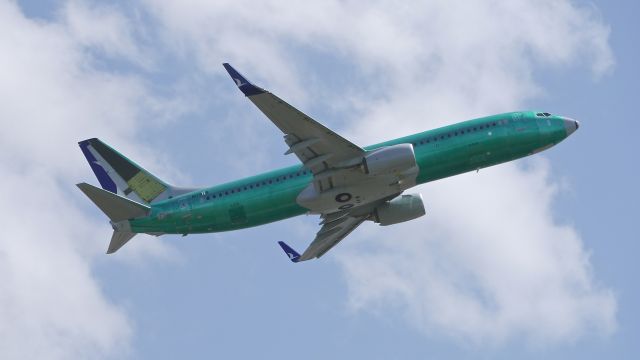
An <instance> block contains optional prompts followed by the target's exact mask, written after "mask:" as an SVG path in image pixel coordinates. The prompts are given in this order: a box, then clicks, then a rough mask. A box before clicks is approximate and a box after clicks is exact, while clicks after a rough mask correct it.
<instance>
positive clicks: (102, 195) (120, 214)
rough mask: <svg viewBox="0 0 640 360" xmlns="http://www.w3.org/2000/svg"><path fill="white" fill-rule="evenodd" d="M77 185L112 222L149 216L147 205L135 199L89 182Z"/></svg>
mask: <svg viewBox="0 0 640 360" xmlns="http://www.w3.org/2000/svg"><path fill="white" fill-rule="evenodd" d="M76 186H77V187H78V188H80V190H82V192H83V193H84V194H85V195H87V197H88V198H89V199H91V201H93V203H94V204H96V206H98V207H99V208H100V210H102V212H103V213H105V214H106V215H107V216H108V217H109V219H111V221H112V222H118V221H122V220H128V219H133V218H137V217H143V216H147V215H149V212H150V210H151V208H150V207H148V206H147V205H143V204H140V203H137V202H135V201H133V200H129V199H127V198H125V197H122V196H120V195H117V194H114V193H112V192H110V191H107V190H103V189H101V188H98V187H95V186H93V185H89V184H87V183H80V184H77V185H76ZM114 236H115V234H114ZM127 240H129V239H127ZM125 242H126V241H125ZM123 244H124V243H123Z"/></svg>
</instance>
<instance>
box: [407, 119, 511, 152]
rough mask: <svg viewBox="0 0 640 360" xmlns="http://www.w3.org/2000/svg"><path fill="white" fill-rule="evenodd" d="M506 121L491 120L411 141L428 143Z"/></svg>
mask: <svg viewBox="0 0 640 360" xmlns="http://www.w3.org/2000/svg"><path fill="white" fill-rule="evenodd" d="M506 123H507V120H498V121H493V122H489V123H486V124H481V125H477V126H470V127H468V128H464V129H461V130H456V131H451V132H448V133H446V134H440V135H436V136H431V137H428V138H426V139H422V140H420V141H416V142H414V143H413V146H418V145H424V144H429V143H431V142H437V141H438V140H444V139H449V138H451V137H455V136H460V135H464V134H470V133H472V132H476V131H480V130H484V129H489V128H494V127H496V126H499V125H505V124H506Z"/></svg>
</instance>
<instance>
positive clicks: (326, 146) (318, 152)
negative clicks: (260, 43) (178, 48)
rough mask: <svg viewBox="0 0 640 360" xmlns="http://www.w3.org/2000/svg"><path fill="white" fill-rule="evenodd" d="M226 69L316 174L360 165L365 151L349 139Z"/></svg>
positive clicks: (227, 67) (306, 165)
mask: <svg viewBox="0 0 640 360" xmlns="http://www.w3.org/2000/svg"><path fill="white" fill-rule="evenodd" d="M223 66H224V68H225V69H226V70H227V72H228V73H229V75H231V78H232V79H233V81H234V82H235V83H236V85H237V86H238V88H239V89H240V90H241V91H242V92H243V93H244V94H245V96H246V97H248V98H249V100H251V102H253V103H254V104H255V105H256V106H257V107H258V109H260V111H262V112H263V113H264V114H265V115H266V116H267V117H268V118H269V120H271V121H272V122H273V123H274V124H275V125H276V126H277V127H278V128H279V129H280V130H281V131H282V132H283V133H284V134H285V135H284V139H285V142H286V143H287V145H288V146H289V150H288V151H287V152H286V153H285V155H287V154H292V153H293V154H296V156H297V157H298V158H299V159H300V161H302V163H303V164H304V165H305V167H307V168H308V169H310V170H311V171H312V172H313V173H314V174H318V173H320V172H322V171H324V170H328V169H331V168H342V167H348V166H353V165H355V164H357V163H360V161H361V158H362V156H363V155H364V153H365V151H364V150H363V149H362V148H360V147H359V146H357V145H355V144H353V143H352V142H350V141H349V140H347V139H345V138H343V137H342V136H340V135H338V134H336V133H335V132H333V131H331V130H330V129H328V128H327V127H325V126H324V125H322V124H320V123H319V122H317V121H315V120H313V119H312V118H311V117H309V116H307V115H305V114H304V113H302V112H301V111H300V110H298V109H296V108H294V107H293V106H291V105H289V104H287V103H286V102H285V101H284V100H282V99H280V98H279V97H277V96H275V95H274V94H272V93H270V92H268V91H266V90H264V89H262V88H259V87H257V86H255V85H253V84H252V83H250V82H249V81H248V80H247V79H246V78H245V77H244V76H242V75H241V74H240V73H239V72H238V71H236V69H234V68H233V67H232V66H231V65H229V64H227V63H225V64H223Z"/></svg>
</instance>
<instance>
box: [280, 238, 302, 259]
mask: <svg viewBox="0 0 640 360" xmlns="http://www.w3.org/2000/svg"><path fill="white" fill-rule="evenodd" d="M278 245H280V247H281V248H282V250H283V251H284V253H285V254H287V256H288V257H289V260H291V262H294V263H297V262H298V261H300V254H298V252H297V251H295V250H293V248H291V246H289V245H287V243H285V242H284V241H278Z"/></svg>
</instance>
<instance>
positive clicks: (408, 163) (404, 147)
mask: <svg viewBox="0 0 640 360" xmlns="http://www.w3.org/2000/svg"><path fill="white" fill-rule="evenodd" d="M412 168H417V165H416V154H415V153H414V152H413V145H411V144H397V145H392V146H387V147H384V148H382V149H378V150H374V151H373V152H372V153H370V154H367V156H365V157H364V159H363V161H362V169H363V170H364V173H365V174H368V175H373V176H378V175H388V174H397V173H402V172H405V171H406V170H409V169H412Z"/></svg>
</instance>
